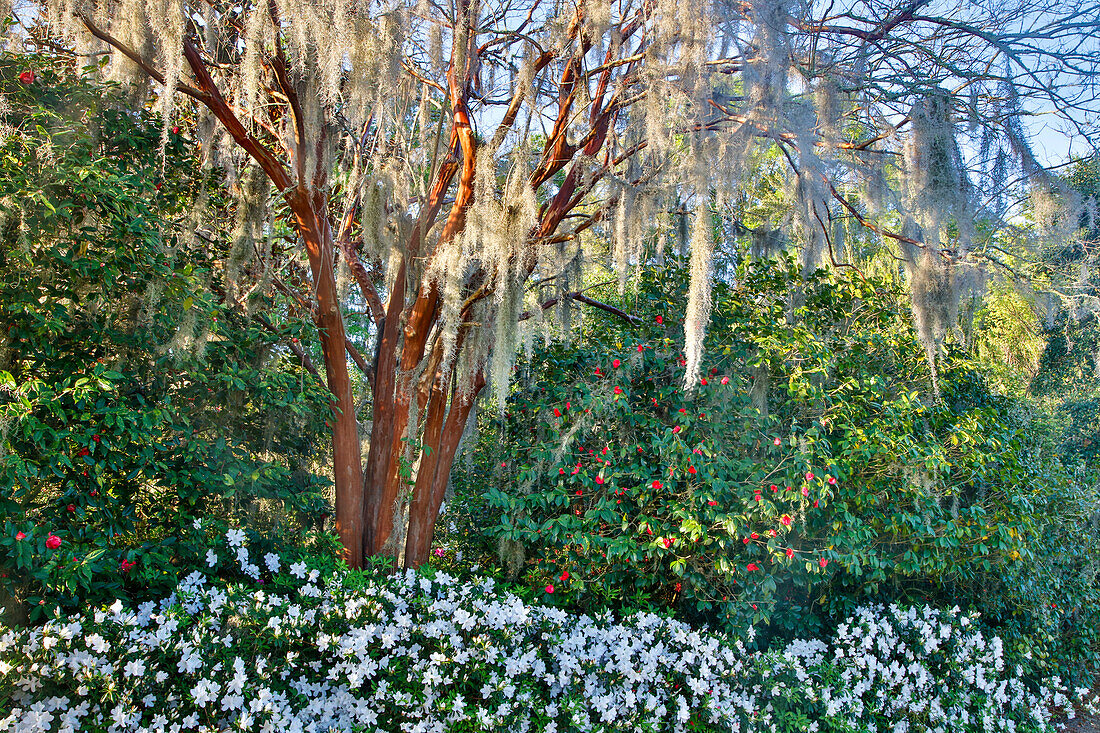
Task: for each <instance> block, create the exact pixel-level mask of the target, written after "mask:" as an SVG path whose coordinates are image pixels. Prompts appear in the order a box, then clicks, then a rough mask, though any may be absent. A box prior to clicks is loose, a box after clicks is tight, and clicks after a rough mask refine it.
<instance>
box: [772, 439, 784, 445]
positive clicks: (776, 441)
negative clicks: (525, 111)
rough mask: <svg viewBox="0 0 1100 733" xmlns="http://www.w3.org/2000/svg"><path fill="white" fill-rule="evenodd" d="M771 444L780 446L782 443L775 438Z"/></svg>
mask: <svg viewBox="0 0 1100 733" xmlns="http://www.w3.org/2000/svg"><path fill="white" fill-rule="evenodd" d="M772 442H773V443H775V444H776V445H782V443H783V441H782V440H780V439H779V438H776V439H775V440H773V441H772Z"/></svg>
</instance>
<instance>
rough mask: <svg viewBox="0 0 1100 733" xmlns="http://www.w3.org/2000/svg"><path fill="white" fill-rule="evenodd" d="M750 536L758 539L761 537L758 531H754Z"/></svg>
mask: <svg viewBox="0 0 1100 733" xmlns="http://www.w3.org/2000/svg"><path fill="white" fill-rule="evenodd" d="M749 536H750V537H752V538H753V539H754V540H758V539H760V535H758V534H757V533H756V532H753V533H752V534H751V535H749Z"/></svg>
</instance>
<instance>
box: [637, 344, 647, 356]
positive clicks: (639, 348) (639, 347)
mask: <svg viewBox="0 0 1100 733" xmlns="http://www.w3.org/2000/svg"><path fill="white" fill-rule="evenodd" d="M643 351H645V347H644V346H642V345H641V344H638V353H639V354H640V353H642V352H643Z"/></svg>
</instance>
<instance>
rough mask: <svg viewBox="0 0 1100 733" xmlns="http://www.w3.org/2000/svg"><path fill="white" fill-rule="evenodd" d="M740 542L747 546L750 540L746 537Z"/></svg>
mask: <svg viewBox="0 0 1100 733" xmlns="http://www.w3.org/2000/svg"><path fill="white" fill-rule="evenodd" d="M741 541H742V542H744V543H745V544H746V545H747V544H749V542H750V540H749V538H748V537H745V538H744V539H742V540H741Z"/></svg>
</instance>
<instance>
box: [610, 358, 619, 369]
mask: <svg viewBox="0 0 1100 733" xmlns="http://www.w3.org/2000/svg"><path fill="white" fill-rule="evenodd" d="M620 364H622V362H621V361H619V360H618V359H615V360H614V361H612V362H611V366H613V367H615V368H616V369H618V368H619V365H620Z"/></svg>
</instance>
